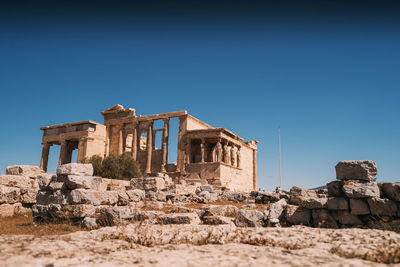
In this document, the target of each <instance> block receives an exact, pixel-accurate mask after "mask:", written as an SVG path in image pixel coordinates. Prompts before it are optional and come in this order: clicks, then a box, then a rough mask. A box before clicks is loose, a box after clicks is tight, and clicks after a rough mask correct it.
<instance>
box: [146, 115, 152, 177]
mask: <svg viewBox="0 0 400 267" xmlns="http://www.w3.org/2000/svg"><path fill="white" fill-rule="evenodd" d="M152 150H153V122H152V121H151V122H149V126H148V129H147V141H146V156H147V157H146V170H145V173H151V155H152V152H153V151H152Z"/></svg>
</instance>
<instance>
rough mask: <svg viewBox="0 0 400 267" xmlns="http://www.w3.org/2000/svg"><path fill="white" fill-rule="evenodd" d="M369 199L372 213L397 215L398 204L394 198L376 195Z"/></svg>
mask: <svg viewBox="0 0 400 267" xmlns="http://www.w3.org/2000/svg"><path fill="white" fill-rule="evenodd" d="M367 201H368V205H369V208H370V210H371V214H372V215H380V216H396V214H397V205H396V202H394V201H393V200H390V199H387V198H385V199H381V198H377V197H375V198H369V199H368V200H367Z"/></svg>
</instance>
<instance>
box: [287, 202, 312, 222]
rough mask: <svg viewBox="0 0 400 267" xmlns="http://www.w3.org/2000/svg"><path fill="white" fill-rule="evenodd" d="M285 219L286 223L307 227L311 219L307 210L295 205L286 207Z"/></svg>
mask: <svg viewBox="0 0 400 267" xmlns="http://www.w3.org/2000/svg"><path fill="white" fill-rule="evenodd" d="M285 217H286V221H287V222H288V223H290V224H294V225H298V224H301V225H309V224H310V219H311V211H310V210H309V209H306V208H303V207H299V206H296V205H287V207H286V214H285Z"/></svg>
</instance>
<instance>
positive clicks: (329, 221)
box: [311, 209, 338, 229]
mask: <svg viewBox="0 0 400 267" xmlns="http://www.w3.org/2000/svg"><path fill="white" fill-rule="evenodd" d="M311 215H312V218H313V222H314V227H321V228H335V229H336V228H338V224H337V222H336V220H335V218H334V217H333V216H332V215H331V214H330V213H329V211H328V210H326V209H314V210H312V212H311Z"/></svg>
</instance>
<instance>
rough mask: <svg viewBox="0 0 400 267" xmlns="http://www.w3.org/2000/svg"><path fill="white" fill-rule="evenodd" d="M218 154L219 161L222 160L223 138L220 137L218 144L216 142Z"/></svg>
mask: <svg viewBox="0 0 400 267" xmlns="http://www.w3.org/2000/svg"><path fill="white" fill-rule="evenodd" d="M216 156H217V162H221V161H222V145H221V139H218V141H217V144H216Z"/></svg>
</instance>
